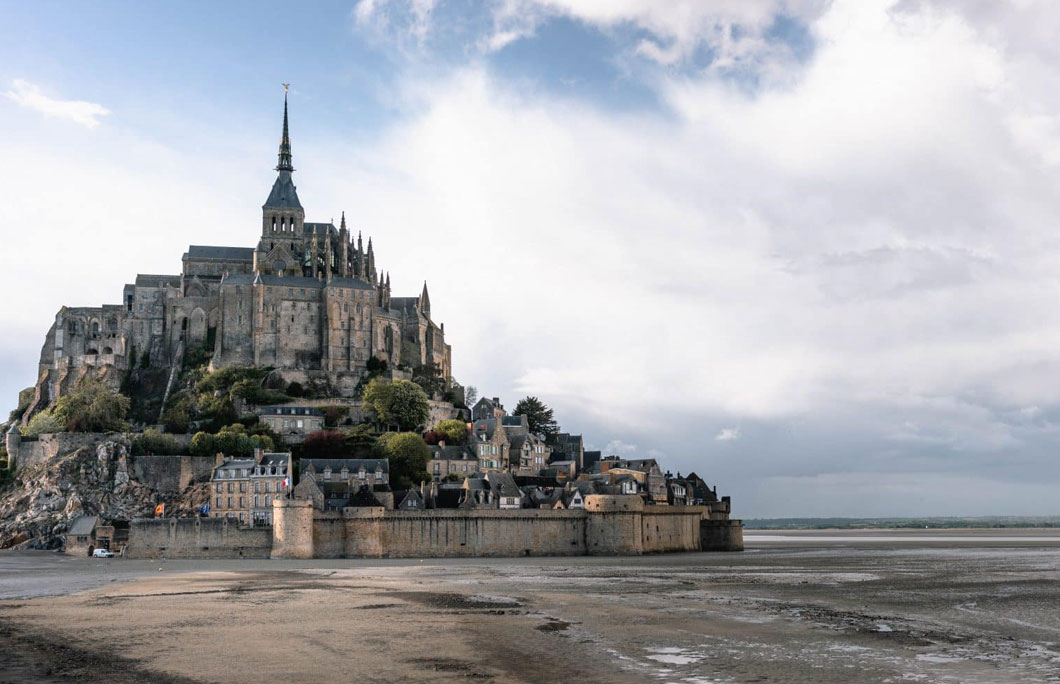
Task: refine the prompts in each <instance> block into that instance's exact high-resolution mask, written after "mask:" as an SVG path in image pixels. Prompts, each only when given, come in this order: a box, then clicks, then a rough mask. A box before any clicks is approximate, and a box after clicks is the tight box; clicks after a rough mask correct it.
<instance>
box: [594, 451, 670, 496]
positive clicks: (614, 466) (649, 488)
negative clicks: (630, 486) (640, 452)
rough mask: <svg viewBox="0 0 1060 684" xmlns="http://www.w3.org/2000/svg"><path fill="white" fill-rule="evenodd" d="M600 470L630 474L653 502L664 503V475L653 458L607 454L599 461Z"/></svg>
mask: <svg viewBox="0 0 1060 684" xmlns="http://www.w3.org/2000/svg"><path fill="white" fill-rule="evenodd" d="M599 466H600V472H601V473H608V472H610V471H619V472H623V473H628V474H632V475H634V476H635V477H636V479H637V481H638V482H641V483H642V484H643V485H644V489H645V491H646V493H647V495H648V498H650V499H651V501H652V502H653V503H656V504H664V505H665V504H666V502H667V492H666V476H665V475H664V474H663V471H662V469H660V468H659V463H658V462H657V461H656V460H655V459H654V458H637V459H626V458H617V457H615V456H609V457H608V458H605V459H603V460H602V461H600V463H599Z"/></svg>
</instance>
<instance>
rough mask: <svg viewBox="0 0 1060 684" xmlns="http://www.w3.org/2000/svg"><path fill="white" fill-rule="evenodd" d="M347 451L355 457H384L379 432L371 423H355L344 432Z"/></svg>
mask: <svg viewBox="0 0 1060 684" xmlns="http://www.w3.org/2000/svg"><path fill="white" fill-rule="evenodd" d="M344 436H345V438H346V451H347V452H349V453H351V454H352V455H353V458H382V454H381V453H380V445H379V433H378V432H376V431H375V428H374V427H372V425H371V424H370V423H360V424H359V425H354V426H353V427H351V428H350V429H349V430H346V432H345V433H344Z"/></svg>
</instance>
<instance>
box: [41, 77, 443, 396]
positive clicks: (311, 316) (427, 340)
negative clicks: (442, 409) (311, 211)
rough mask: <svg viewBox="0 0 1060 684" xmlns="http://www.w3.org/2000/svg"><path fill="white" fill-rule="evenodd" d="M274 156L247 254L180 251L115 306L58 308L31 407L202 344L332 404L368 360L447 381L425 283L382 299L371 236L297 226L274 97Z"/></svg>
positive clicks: (218, 360) (385, 282) (173, 359)
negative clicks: (426, 369)
mask: <svg viewBox="0 0 1060 684" xmlns="http://www.w3.org/2000/svg"><path fill="white" fill-rule="evenodd" d="M278 157H279V161H278V163H277V165H276V172H277V175H276V180H275V182H274V183H273V186H272V190H271V191H270V192H269V195H268V199H266V200H265V204H264V206H263V207H262V221H261V236H260V238H259V240H258V243H257V245H256V246H255V247H219V246H205V245H192V246H190V247H189V248H188V251H187V253H185V254H184V256H183V259H182V262H183V263H182V269H181V273H180V274H179V275H149V274H140V275H137V276H136V280H135V282H133V283H130V284H127V285H125V288H124V290H123V292H122V303H121V304H112V305H103V306H102V307H91V308H88V307H84V308H82V307H78V308H74V307H63V308H62V309H60V311H59V313H58V314H57V315H56V317H55V322H54V324H53V325H52V327H51V328H50V330H49V331H48V335H47V338H46V340H45V343H44V347H43V348H42V350H41V359H40V369H39V371H40V373H39V376H38V384H37V397H36V398H35V403H38V404H43V403H46V402H48V401H52V400H54V399H55V398H56V397H57V396H58V395H59V394H61V393H62V392H64V391H66V390H67V389H68V388H69V387H70V386H71V385H72V383H73V381H75V380H76V379H77V378H78V377H81V376H83V375H85V374H86V373H89V372H93V370H95V371H96V372H98V373H99V374H100V375H101V376H104V377H106V376H107V373H106V372H104V371H110V369H114V370H125V369H127V368H132V367H137V366H143V365H150V366H153V367H162V368H164V367H176V366H177V365H179V363H180V359H181V358H182V355H183V354H184V351H185V350H186V349H190V348H192V347H194V346H206V347H207V349H210V348H212V350H213V351H212V353H213V357H212V366H213V367H215V368H217V367H221V366H226V365H232V364H237V365H256V366H271V367H275V368H277V369H279V370H280V372H281V373H284V374H285V375H290V376H291V379H304V378H307V377H308V378H309V379H313V378H316V379H323V380H324V381H326V382H327V383H328V385H329V386H330V387H332V388H333V390H334V391H335V392H336V393H337V394H340V395H342V396H350V395H352V394H353V392H354V389H355V387H356V386H357V383H358V382H359V381H360V379H361V378H362V377H363V375H364V372H365V370H366V366H367V364H368V361H369V360H370V359H372V358H373V357H375V358H376V359H378V360H381V361H386V362H387V363H388V365H389V366H390V367H398V368H407V369H413V368H416V367H417V366H421V365H426V364H434V365H435V366H437V368H438V369H440V371H441V374H442V376H443V377H444V378H449V377H450V376H451V374H452V371H451V369H452V360H451V349H450V347H449V345H447V344H446V343H445V329H444V326H439V325H436V324H435V323H434V321H433V320H432V319H431V304H430V298H429V296H428V294H427V285H426V283H424V285H423V289H422V291H421V292H420V294H419V296H415V297H392V296H391V293H390V276H389V274H386V275H384V274H383V272H382V271H380V270H379V269H378V268H377V267H376V258H375V251H374V248H373V245H372V240H371V238H369V239H368V242H367V244H364V242H363V241H362V238H361V235H360V234H358V235H357V236H356V238H355V237H354V236H353V235H352V234H351V232H350V231H349V230H348V229H347V227H346V217H345V213H343V214H342V220H341V221H340V223H339V226H338V227H336V226H335V225H334V224H333V223H331V222H328V223H312V222H308V221H306V220H305V210H304V209H303V207H302V203H301V202H300V201H299V199H298V191H297V188H296V187H295V185H294V180H293V174H294V165H293V163H292V156H291V139H290V135H289V131H288V120H287V99H286V96H285V98H284V108H283V133H282V136H281V138H280V148H279V155H278ZM110 375H111V376H116V375H117V374H115V373H110Z"/></svg>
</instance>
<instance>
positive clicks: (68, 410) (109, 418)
mask: <svg viewBox="0 0 1060 684" xmlns="http://www.w3.org/2000/svg"><path fill="white" fill-rule="evenodd" d="M128 413H129V398H128V397H126V396H122V395H121V394H117V393H115V392H113V391H111V389H110V388H109V387H107V385H106V384H105V383H104V382H103V381H101V380H96V379H95V378H89V377H84V378H81V380H80V381H79V382H78V383H77V386H76V387H74V390H73V391H72V392H69V393H68V394H64V395H63V396H61V397H59V401H57V402H56V403H55V411H54V414H55V418H56V420H58V421H59V422H60V423H62V424H63V425H65V426H66V431H67V432H114V431H118V430H125V429H127V428H128V425H127V424H126V422H125V416H126V415H128Z"/></svg>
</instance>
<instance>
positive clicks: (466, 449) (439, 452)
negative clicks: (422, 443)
mask: <svg viewBox="0 0 1060 684" xmlns="http://www.w3.org/2000/svg"><path fill="white" fill-rule="evenodd" d="M428 448H429V449H430V450H431V460H430V462H428V463H427V472H429V473H430V475H431V479H432V480H434V481H435V482H442V481H444V480H446V479H454V480H457V481H463V480H464V478H466V477H470V476H471V475H474V474H475V473H477V472H479V458H478V456H477V455H476V453H475V449H474V448H472V447H470V446H446V444H445V443H444V442H442V443H440V444H438V445H437V446H431V447H428Z"/></svg>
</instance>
